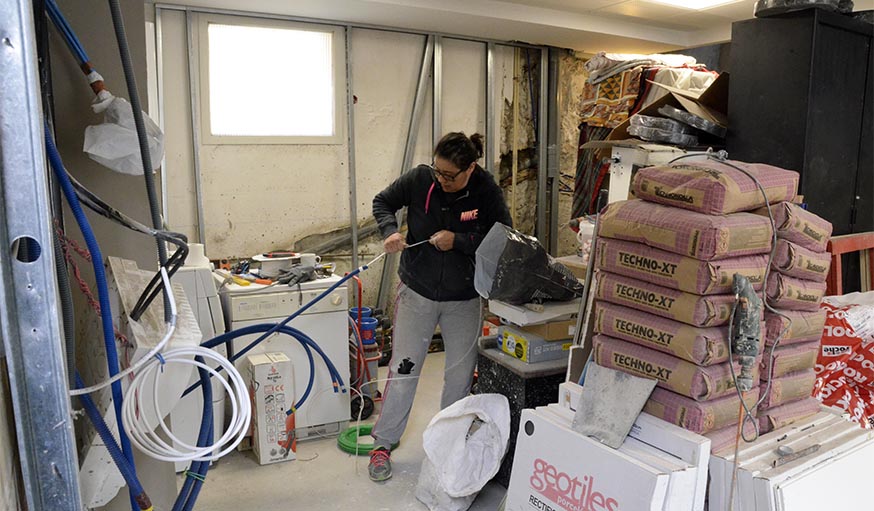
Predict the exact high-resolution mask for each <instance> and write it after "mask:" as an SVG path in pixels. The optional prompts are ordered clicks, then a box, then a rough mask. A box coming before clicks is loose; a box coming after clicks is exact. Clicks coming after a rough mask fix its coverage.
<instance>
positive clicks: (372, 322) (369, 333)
mask: <svg viewBox="0 0 874 511" xmlns="http://www.w3.org/2000/svg"><path fill="white" fill-rule="evenodd" d="M378 325H379V320H378V319H376V318H368V317H363V318H361V342H363V343H364V344H376V327H377V326H378Z"/></svg>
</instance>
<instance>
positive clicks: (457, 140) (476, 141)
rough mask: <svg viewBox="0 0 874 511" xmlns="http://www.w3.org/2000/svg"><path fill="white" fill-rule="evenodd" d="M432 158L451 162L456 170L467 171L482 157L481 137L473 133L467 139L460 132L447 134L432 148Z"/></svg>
mask: <svg viewBox="0 0 874 511" xmlns="http://www.w3.org/2000/svg"><path fill="white" fill-rule="evenodd" d="M434 156H439V157H441V158H444V159H446V160H449V161H451V162H452V164H453V165H455V166H456V167H458V170H462V171H463V170H467V168H468V167H470V164H471V163H473V162H475V161H477V160H478V159H480V158H482V157H483V136H482V135H480V134H479V133H474V134H473V135H471V136H470V138H468V136H467V135H465V134H464V133H462V132H452V133H447V134H446V135H444V137H443V138H441V139H440V142H438V143H437V147H435V148H434Z"/></svg>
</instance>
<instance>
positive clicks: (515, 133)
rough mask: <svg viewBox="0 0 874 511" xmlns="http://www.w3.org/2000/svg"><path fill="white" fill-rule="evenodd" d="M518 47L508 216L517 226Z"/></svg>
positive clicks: (514, 71) (514, 51)
mask: <svg viewBox="0 0 874 511" xmlns="http://www.w3.org/2000/svg"><path fill="white" fill-rule="evenodd" d="M519 51H520V50H519V48H516V49H514V50H513V129H512V130H511V133H512V137H513V142H512V144H511V146H510V147H511V151H513V153H512V155H511V156H512V159H513V169H512V176H511V180H512V190H513V201H512V204H511V206H510V218H512V219H513V227H516V228H517V229H518V228H519V225H518V222H517V221H516V191H517V190H516V177H517V174H518V173H519V132H518V129H519V79H520V76H519V67H520V64H519V59H520V55H519Z"/></svg>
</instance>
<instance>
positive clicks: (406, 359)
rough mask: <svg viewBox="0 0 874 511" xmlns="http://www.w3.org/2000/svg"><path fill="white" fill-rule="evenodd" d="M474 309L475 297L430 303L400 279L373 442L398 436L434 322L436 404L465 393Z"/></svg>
mask: <svg viewBox="0 0 874 511" xmlns="http://www.w3.org/2000/svg"><path fill="white" fill-rule="evenodd" d="M480 313H481V304H480V299H479V298H474V299H473V300H465V301H459V302H435V301H432V300H429V299H427V298H425V297H423V296H422V295H420V294H418V293H416V292H415V291H413V290H412V289H410V288H408V287H407V286H405V285H404V284H401V285H400V288H399V289H398V300H397V305H396V306H395V323H394V335H393V336H392V358H391V362H390V363H389V376H388V378H389V380H388V382H387V383H386V386H385V391H384V392H383V397H384V399H383V402H382V413H381V414H380V416H379V420H377V422H376V425H375V426H374V428H373V432H372V436H373V437H374V438H375V439H376V442H375V443H374V446H375V447H385V448H386V449H390V448H391V445H392V444H394V443H396V442H398V441H400V439H401V435H403V433H404V429H405V428H406V427H407V420H409V418H410V409H411V408H412V407H413V398H414V397H415V396H416V385H417V384H418V383H419V376H421V374H422V365H424V363H425V355H427V354H428V345H429V344H431V338H432V337H433V336H434V330H435V328H436V327H437V325H440V331H441V333H442V335H443V345H444V350H445V352H446V364H445V366H444V370H443V395H442V396H441V399H440V408H441V409H443V408H446V407H447V406H449V405H451V404H452V403H454V402H456V401H458V400H459V399H461V398H463V397H465V396H467V395H468V394H469V393H470V386H471V383H472V382H473V370H474V368H475V367H476V358H477V348H476V342H477V338H478V337H479V334H480V332H481V331H482V319H481V315H480Z"/></svg>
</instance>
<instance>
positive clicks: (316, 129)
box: [198, 14, 346, 144]
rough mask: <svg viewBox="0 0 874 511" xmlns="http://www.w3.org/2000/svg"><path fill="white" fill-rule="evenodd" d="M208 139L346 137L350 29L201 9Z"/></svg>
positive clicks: (314, 140)
mask: <svg viewBox="0 0 874 511" xmlns="http://www.w3.org/2000/svg"><path fill="white" fill-rule="evenodd" d="M198 30H199V40H200V49H201V51H200V80H201V91H202V99H201V112H202V115H201V121H202V122H201V126H202V134H203V136H202V140H203V143H205V144H340V143H342V142H343V124H344V123H343V122H342V120H343V119H344V118H345V117H344V111H343V109H344V108H345V80H346V77H345V62H344V61H343V58H344V45H345V42H344V40H343V31H342V29H341V28H340V27H327V26H322V25H311V24H304V23H291V22H284V21H277V20H261V19H255V18H242V17H233V16H220V15H209V14H205V15H200V23H199V24H198Z"/></svg>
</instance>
